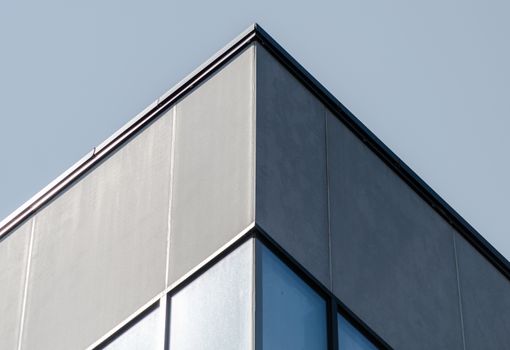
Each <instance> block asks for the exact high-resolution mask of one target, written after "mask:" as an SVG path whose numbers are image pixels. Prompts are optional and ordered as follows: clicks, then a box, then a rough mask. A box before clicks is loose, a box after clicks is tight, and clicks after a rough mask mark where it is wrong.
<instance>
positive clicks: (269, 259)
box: [258, 244, 327, 350]
mask: <svg viewBox="0 0 510 350" xmlns="http://www.w3.org/2000/svg"><path fill="white" fill-rule="evenodd" d="M259 246H260V256H261V261H262V263H261V264H259V265H258V268H260V270H261V271H260V273H261V282H262V287H261V289H260V290H261V300H260V299H258V300H259V302H262V315H261V318H262V319H261V322H262V325H261V337H262V350H280V349H294V350H325V349H327V316H326V315H327V313H326V310H327V307H326V301H325V300H324V299H323V298H322V297H321V296H320V295H319V294H318V293H317V292H315V291H314V290H313V289H312V288H311V287H310V286H309V285H308V284H306V283H305V282H304V281H303V280H302V279H301V278H299V276H298V275H296V274H295V273H294V272H293V271H292V270H291V269H290V268H289V267H287V265H285V264H284V263H283V262H282V261H281V260H280V259H279V258H278V257H277V256H276V255H274V254H273V253H272V252H271V251H270V250H269V249H268V248H266V247H265V246H264V245H263V244H259ZM259 349H260V348H259Z"/></svg>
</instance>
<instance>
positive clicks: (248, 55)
mask: <svg viewBox="0 0 510 350" xmlns="http://www.w3.org/2000/svg"><path fill="white" fill-rule="evenodd" d="M253 62H254V52H253V47H250V48H248V49H247V50H245V51H244V52H243V53H241V54H240V55H239V56H238V57H236V58H235V59H234V60H233V61H231V62H229V63H228V64H227V65H226V66H225V67H224V68H222V69H221V70H220V71H218V72H217V73H215V74H214V75H213V76H212V77H211V78H209V79H208V80H207V81H205V82H204V83H203V84H201V85H200V86H198V87H197V88H196V89H195V90H194V91H193V92H191V93H190V94H189V95H187V96H186V97H185V98H184V99H183V100H182V101H180V102H179V103H178V104H177V105H176V107H175V108H176V120H175V165H174V180H173V185H172V209H171V210H172V216H171V230H170V232H171V238H170V269H169V278H168V283H169V284H171V283H173V282H175V281H176V280H177V279H179V278H181V277H182V276H183V275H185V274H186V273H187V272H189V271H190V270H191V269H192V268H194V267H195V266H197V265H198V264H200V263H201V262H202V261H204V259H206V258H207V257H209V256H210V255H211V254H213V253H214V252H215V251H217V250H218V249H220V248H221V247H222V246H223V245H224V244H226V243H227V242H229V241H230V240H231V239H232V238H233V237H234V236H236V235H237V234H239V233H240V232H241V231H242V230H244V229H245V228H246V227H247V226H248V225H250V224H251V223H253V220H254V204H253V201H254V183H253V182H254V155H253V153H254V146H253V141H254V111H253V107H254V106H253V95H254V85H253V84H254V82H253V69H254V66H253Z"/></svg>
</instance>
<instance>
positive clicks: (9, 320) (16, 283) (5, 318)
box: [0, 220, 33, 349]
mask: <svg viewBox="0 0 510 350" xmlns="http://www.w3.org/2000/svg"><path fill="white" fill-rule="evenodd" d="M32 229H33V220H28V221H27V222H26V223H24V224H23V225H21V226H20V227H19V228H17V229H15V230H14V231H13V232H11V233H10V234H9V235H8V236H7V237H5V238H4V239H2V240H1V241H0V349H16V347H17V346H18V338H19V333H20V324H21V317H22V310H23V303H24V291H25V282H26V273H27V267H28V256H29V250H30V238H31V235H32Z"/></svg>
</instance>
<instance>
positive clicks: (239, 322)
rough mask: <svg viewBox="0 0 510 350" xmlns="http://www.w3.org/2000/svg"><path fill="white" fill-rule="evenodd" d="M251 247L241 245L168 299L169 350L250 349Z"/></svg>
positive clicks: (251, 333) (249, 245) (251, 336)
mask: <svg viewBox="0 0 510 350" xmlns="http://www.w3.org/2000/svg"><path fill="white" fill-rule="evenodd" d="M253 244H254V243H253V240H252V239H251V240H249V241H247V242H245V243H244V244H242V245H241V246H240V247H239V248H237V249H236V250H234V251H233V252H231V253H230V254H229V255H227V256H226V257H224V258H223V259H222V260H221V261H219V262H218V263H216V264H215V265H214V266H213V267H211V268H210V269H209V270H207V271H206V272H204V273H203V274H202V275H200V276H199V277H198V278H197V279H195V280H194V281H192V282H191V283H190V284H188V285H187V286H185V287H184V288H183V289H182V290H180V291H178V292H177V293H176V294H175V295H174V296H172V298H171V303H170V315H171V316H170V349H172V350H197V349H200V350H209V349H210V350H217V349H222V350H244V349H246V350H248V349H251V343H252V339H253V328H254V327H253V322H252V319H253V313H252V310H253V308H252V305H253V303H252V299H253V289H254V288H253Z"/></svg>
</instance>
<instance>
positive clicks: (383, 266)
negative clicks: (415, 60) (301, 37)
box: [0, 26, 510, 350]
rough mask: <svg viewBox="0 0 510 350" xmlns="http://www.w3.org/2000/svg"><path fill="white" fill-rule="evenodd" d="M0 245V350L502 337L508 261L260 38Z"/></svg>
mask: <svg viewBox="0 0 510 350" xmlns="http://www.w3.org/2000/svg"><path fill="white" fill-rule="evenodd" d="M0 237H1V238H0V266H2V269H1V270H0V285H1V286H2V288H1V289H0V311H1V314H2V315H4V317H2V318H1V319H0V348H2V349H3V348H5V349H75V348H109V349H163V348H170V349H171V350H174V349H176V350H181V349H253V350H268V349H291V348H292V349H313V350H315V349H335V350H336V349H339V350H343V349H354V350H357V349H376V348H381V349H390V348H394V349H505V348H507V347H508V346H509V345H508V344H510V332H509V331H508V330H510V281H509V277H510V268H509V263H508V262H507V261H506V260H505V259H504V258H503V257H502V256H501V255H500V254H499V253H498V252H497V251H496V250H495V249H494V248H492V247H491V246H490V245H489V244H488V243H487V242H486V241H485V240H484V239H483V238H482V237H481V236H480V235H479V234H478V233H477V232H476V231H475V230H474V229H473V228H472V227H470V226H469V224H468V223H466V222H465V221H464V220H463V219H462V218H461V217H460V216H459V215H458V214H456V213H455V211H454V210H453V209H452V208H450V207H449V206H448V205H447V204H446V203H445V202H444V201H443V200H441V198H440V197H439V196H438V195H437V194H435V193H434V192H433V191H432V190H431V189H430V188H429V187H428V186H427V185H426V184H424V183H423V182H422V181H421V180H420V179H419V178H418V177H417V175H416V174H414V173H413V172H412V171H411V170H410V169H409V168H408V167H407V166H405V164H403V163H402V162H401V161H400V160H399V159H398V157H397V156H395V155H394V154H393V153H392V152H391V151H390V150H388V149H387V148H386V147H385V146H384V145H383V144H382V143H381V142H380V141H379V140H378V139H377V138H376V137H375V136H374V135H373V134H372V133H371V132H370V131H369V130H367V129H366V128H365V127H364V126H363V125H362V124H361V123H360V122H359V121H358V120H357V119H356V118H355V117H354V116H353V115H352V114H351V113H350V112H349V111H348V110H346V109H345V107H343V106H342V105H341V104H340V103H339V102H338V101H337V100H336V99H335V98H334V97H333V96H331V95H330V94H329V93H328V92H327V91H326V90H325V89H324V88H323V87H322V86H321V85H320V84H319V83H318V82H317V81H315V80H314V79H313V77H311V76H310V75H309V74H308V73H307V72H306V71H305V70H304V69H303V68H302V67H301V66H299V64H298V63H297V62H295V61H294V60H293V59H292V58H291V57H290V56H289V55H288V54H287V53H286V52H285V51H284V50H283V49H282V48H281V47H280V46H278V44H277V43H275V42H274V41H273V40H272V39H271V38H270V37H269V36H268V35H267V34H266V33H265V32H264V31H263V30H262V29H261V28H260V27H258V26H253V27H252V28H250V29H249V30H247V31H246V32H245V33H243V34H241V35H240V37H239V38H238V39H237V40H236V41H234V42H233V43H232V44H230V45H229V46H228V47H226V48H225V49H223V50H222V51H220V52H219V53H218V54H217V55H215V56H214V57H213V58H212V59H211V60H210V61H208V62H207V63H205V64H204V65H203V66H201V67H200V68H199V69H197V70H196V71H195V72H194V73H193V74H192V75H190V76H189V77H188V78H187V79H186V80H185V81H184V82H183V83H181V84H180V85H178V86H176V87H175V88H174V89H172V90H170V91H169V92H168V93H167V94H165V95H164V96H162V97H161V98H160V99H158V100H157V101H155V102H154V103H153V104H152V105H151V106H149V108H148V109H147V110H145V111H144V112H142V113H141V114H140V115H139V116H137V117H136V118H135V119H133V120H132V121H131V122H130V123H128V124H127V125H126V126H125V127H124V128H123V129H121V130H119V132H117V133H116V134H114V135H113V136H112V137H111V138H110V139H108V140H106V141H105V142H104V143H103V144H101V145H99V146H98V147H96V148H95V149H94V150H93V151H92V152H91V153H90V154H89V155H88V156H86V157H85V158H84V159H82V160H81V161H80V162H78V163H77V164H76V165H75V166H74V167H73V168H71V169H70V170H69V171H68V172H66V173H65V174H63V175H62V176H61V177H60V178H59V179H57V180H56V181H55V182H54V183H52V184H50V185H49V186H48V187H47V188H46V189H45V190H43V191H42V192H41V193H40V194H38V195H36V196H35V197H34V198H33V199H32V200H30V201H29V202H28V203H27V204H26V205H24V206H23V207H21V208H20V209H19V210H18V211H16V212H15V213H13V215H11V216H10V217H8V218H6V219H5V220H4V221H3V222H2V223H0Z"/></svg>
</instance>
